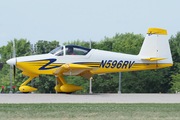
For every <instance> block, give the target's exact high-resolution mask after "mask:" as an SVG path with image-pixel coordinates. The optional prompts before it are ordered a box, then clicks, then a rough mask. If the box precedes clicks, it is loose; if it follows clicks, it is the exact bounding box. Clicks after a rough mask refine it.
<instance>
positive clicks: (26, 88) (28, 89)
mask: <svg viewBox="0 0 180 120" xmlns="http://www.w3.org/2000/svg"><path fill="white" fill-rule="evenodd" d="M19 90H20V91H21V92H32V91H36V90H37V89H36V88H33V87H30V86H21V87H19Z"/></svg>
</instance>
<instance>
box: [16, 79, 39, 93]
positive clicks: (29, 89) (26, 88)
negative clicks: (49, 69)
mask: <svg viewBox="0 0 180 120" xmlns="http://www.w3.org/2000/svg"><path fill="white" fill-rule="evenodd" d="M33 78H34V77H32V76H30V77H29V79H28V80H26V81H25V82H24V83H23V84H21V86H20V87H19V90H20V91H21V92H23V93H28V92H32V91H35V90H37V89H36V88H33V87H30V86H26V84H27V83H28V82H30V81H31V80H32V79H33Z"/></svg>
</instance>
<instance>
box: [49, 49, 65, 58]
mask: <svg viewBox="0 0 180 120" xmlns="http://www.w3.org/2000/svg"><path fill="white" fill-rule="evenodd" d="M49 53H50V54H54V55H56V56H62V55H64V54H63V53H64V52H63V47H57V48H55V49H53V50H52V51H51V52H49Z"/></svg>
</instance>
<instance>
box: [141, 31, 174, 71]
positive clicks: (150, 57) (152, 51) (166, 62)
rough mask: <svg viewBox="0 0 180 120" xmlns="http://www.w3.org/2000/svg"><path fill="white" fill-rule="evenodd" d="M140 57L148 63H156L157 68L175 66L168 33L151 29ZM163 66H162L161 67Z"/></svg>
mask: <svg viewBox="0 0 180 120" xmlns="http://www.w3.org/2000/svg"><path fill="white" fill-rule="evenodd" d="M139 57H140V58H141V59H142V60H143V61H144V60H145V62H146V63H152V62H151V61H156V64H158V66H157V68H162V67H168V66H172V65H173V61H172V56H171V51H170V46H169V41H168V37H167V31H166V30H165V29H160V28H149V29H148V32H147V35H146V37H145V40H144V42H143V45H142V47H141V50H140V53H139ZM159 64H161V65H159Z"/></svg>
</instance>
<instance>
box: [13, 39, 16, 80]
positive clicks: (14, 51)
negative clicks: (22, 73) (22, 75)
mask: <svg viewBox="0 0 180 120" xmlns="http://www.w3.org/2000/svg"><path fill="white" fill-rule="evenodd" d="M13 58H15V65H13V72H14V80H15V77H16V50H15V41H13Z"/></svg>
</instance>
